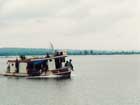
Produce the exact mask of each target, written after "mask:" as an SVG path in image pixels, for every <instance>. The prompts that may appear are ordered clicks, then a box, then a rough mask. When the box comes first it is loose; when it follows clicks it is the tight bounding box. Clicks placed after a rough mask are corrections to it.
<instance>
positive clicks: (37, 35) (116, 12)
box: [0, 0, 140, 50]
mask: <svg viewBox="0 0 140 105" xmlns="http://www.w3.org/2000/svg"><path fill="white" fill-rule="evenodd" d="M139 29H140V0H0V47H25V48H49V46H50V45H49V43H50V42H51V43H53V45H54V47H55V48H64V49H65V48H66V49H97V50H140V30H139Z"/></svg>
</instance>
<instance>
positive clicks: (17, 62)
mask: <svg viewBox="0 0 140 105" xmlns="http://www.w3.org/2000/svg"><path fill="white" fill-rule="evenodd" d="M15 68H16V73H19V61H18V59H16V62H15Z"/></svg>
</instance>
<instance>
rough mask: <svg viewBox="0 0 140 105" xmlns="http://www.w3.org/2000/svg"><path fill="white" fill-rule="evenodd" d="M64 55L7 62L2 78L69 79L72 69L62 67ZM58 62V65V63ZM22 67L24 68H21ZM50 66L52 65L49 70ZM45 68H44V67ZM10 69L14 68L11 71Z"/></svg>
mask: <svg viewBox="0 0 140 105" xmlns="http://www.w3.org/2000/svg"><path fill="white" fill-rule="evenodd" d="M66 57H67V56H66V55H59V56H51V57H41V58H39V57H38V58H37V57H36V58H28V59H16V60H8V62H7V63H8V67H7V71H6V72H5V73H1V74H0V75H3V76H10V77H24V78H28V79H35V78H70V76H71V71H72V67H71V66H68V65H67V66H66V65H64V63H66V62H65V59H66ZM58 62H59V63H58ZM23 65H24V66H23ZM50 65H53V67H52V68H51V66H50ZM45 66H46V67H45ZM12 68H14V69H13V70H12Z"/></svg>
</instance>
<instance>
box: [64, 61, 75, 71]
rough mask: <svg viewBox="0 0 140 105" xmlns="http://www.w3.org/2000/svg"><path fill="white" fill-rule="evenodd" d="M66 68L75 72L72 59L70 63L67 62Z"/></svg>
mask: <svg viewBox="0 0 140 105" xmlns="http://www.w3.org/2000/svg"><path fill="white" fill-rule="evenodd" d="M65 67H69V68H71V70H72V71H73V65H72V60H71V59H70V60H69V61H66V63H65Z"/></svg>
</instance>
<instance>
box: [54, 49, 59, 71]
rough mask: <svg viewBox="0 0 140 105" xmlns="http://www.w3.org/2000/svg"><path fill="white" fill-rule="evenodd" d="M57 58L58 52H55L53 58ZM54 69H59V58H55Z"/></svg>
mask: <svg viewBox="0 0 140 105" xmlns="http://www.w3.org/2000/svg"><path fill="white" fill-rule="evenodd" d="M57 56H59V52H58V51H57V52H56V54H55V57H57ZM55 67H56V69H58V68H60V58H55Z"/></svg>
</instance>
